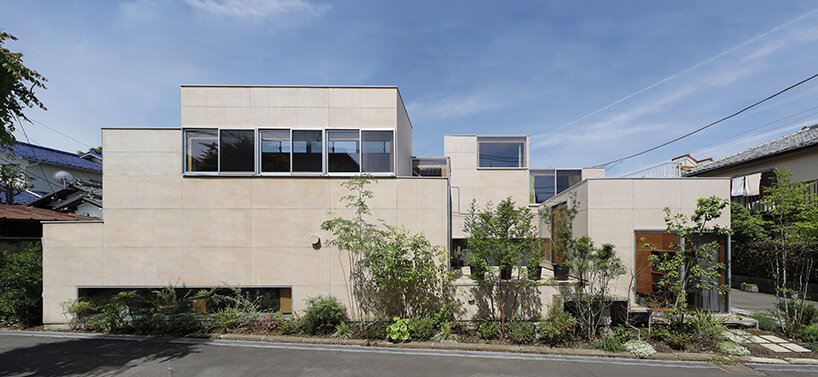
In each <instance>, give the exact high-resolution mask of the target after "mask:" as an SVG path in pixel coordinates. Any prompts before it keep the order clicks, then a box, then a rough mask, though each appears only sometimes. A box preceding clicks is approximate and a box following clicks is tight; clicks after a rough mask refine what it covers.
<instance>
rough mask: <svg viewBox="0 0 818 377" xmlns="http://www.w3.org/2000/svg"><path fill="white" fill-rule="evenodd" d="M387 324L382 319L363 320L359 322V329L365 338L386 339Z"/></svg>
mask: <svg viewBox="0 0 818 377" xmlns="http://www.w3.org/2000/svg"><path fill="white" fill-rule="evenodd" d="M387 326H388V324H387V323H386V322H382V321H372V322H365V323H362V324H361V330H362V331H363V334H362V335H363V337H365V338H366V339H372V340H384V339H386V327H387Z"/></svg>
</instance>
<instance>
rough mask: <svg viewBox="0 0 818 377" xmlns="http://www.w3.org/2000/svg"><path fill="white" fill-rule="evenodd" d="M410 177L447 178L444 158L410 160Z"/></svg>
mask: <svg viewBox="0 0 818 377" xmlns="http://www.w3.org/2000/svg"><path fill="white" fill-rule="evenodd" d="M412 175H413V176H415V177H448V176H449V169H448V163H447V161H446V158H415V159H412Z"/></svg>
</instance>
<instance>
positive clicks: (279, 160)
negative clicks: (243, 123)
mask: <svg viewBox="0 0 818 377" xmlns="http://www.w3.org/2000/svg"><path fill="white" fill-rule="evenodd" d="M259 138H260V139H261V172H262V173H289V172H290V130H261V131H259Z"/></svg>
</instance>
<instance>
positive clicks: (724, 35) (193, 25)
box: [0, 0, 818, 175]
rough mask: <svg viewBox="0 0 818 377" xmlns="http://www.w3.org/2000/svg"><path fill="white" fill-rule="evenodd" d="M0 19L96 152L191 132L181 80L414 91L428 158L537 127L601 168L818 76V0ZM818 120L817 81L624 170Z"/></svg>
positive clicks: (91, 12) (408, 94)
mask: <svg viewBox="0 0 818 377" xmlns="http://www.w3.org/2000/svg"><path fill="white" fill-rule="evenodd" d="M0 27H2V28H3V29H4V30H5V31H6V32H9V33H12V34H14V35H16V36H17V37H18V38H19V39H20V40H19V41H17V42H13V43H9V44H8V47H9V48H11V49H12V50H17V51H21V52H23V53H24V59H25V63H26V64H27V65H28V66H29V67H31V68H34V69H37V70H38V71H40V72H41V73H42V74H44V75H45V76H46V77H47V78H48V79H49V82H48V90H46V91H44V92H42V93H41V95H40V98H41V99H42V100H43V101H44V102H45V104H46V106H47V107H48V111H39V110H38V111H30V112H29V114H30V117H31V118H33V119H35V120H36V121H38V122H40V123H42V124H45V125H47V126H49V127H52V128H55V129H58V130H60V131H61V132H62V133H65V134H67V135H70V136H71V137H72V138H74V139H77V140H79V141H81V142H82V143H84V144H89V145H98V144H99V143H100V132H99V129H100V127H110V126H178V125H179V117H180V111H179V99H180V90H179V85H180V84H182V83H186V84H311V85H312V84H334V85H397V86H399V88H400V91H401V94H402V96H403V99H404V101H405V103H406V105H407V108H408V110H409V115H410V118H411V119H412V122H413V124H414V153H415V154H416V155H440V154H442V152H443V135H444V134H529V135H531V137H532V139H531V166H532V167H548V166H553V167H574V166H591V165H596V164H599V163H602V162H606V161H609V160H613V159H616V158H618V157H622V156H624V155H627V154H630V153H633V152H637V151H640V150H642V149H645V148H648V147H651V146H653V145H656V144H659V143H661V142H664V141H666V140H669V139H671V138H674V137H676V136H679V135H681V134H684V133H685V132H687V131H689V130H692V129H695V128H697V127H699V126H702V125H704V124H707V123H709V122H711V121H714V120H716V119H719V118H721V117H723V116H725V115H728V114H730V113H732V112H734V111H736V110H738V109H740V108H741V107H743V106H745V105H749V104H750V103H753V102H755V101H756V100H759V99H761V98H764V97H766V96H767V95H769V94H772V93H774V92H776V91H778V90H779V89H782V88H784V87H786V86H789V85H790V84H793V83H795V82H798V81H800V80H801V79H803V78H806V77H808V76H810V75H812V74H815V73H818V64H816V63H818V3H816V2H809V1H792V2H790V1H788V2H775V1H686V2H670V1H667V2H664V1H644V2H629V1H617V2H611V1H599V2H568V1H543V2H532V1H519V2H516V1H506V2H485V3H481V2H476V1H473V0H472V1H450V2H441V1H430V2H426V1H412V2H405V3H398V2H393V1H338V2H325V1H321V0H273V1H261V0H134V1H99V2H92V1H54V2H43V1H7V0H0ZM813 123H818V80H815V82H814V83H812V82H811V83H809V84H806V85H804V86H802V87H799V88H798V89H795V90H793V91H791V92H788V93H787V94H785V95H782V96H781V97H778V98H776V99H775V100H773V101H770V102H769V103H767V104H764V105H762V106H760V107H759V108H757V109H754V110H752V111H750V112H747V113H745V114H742V115H741V116H739V117H737V118H734V119H732V120H730V121H728V122H726V123H724V124H722V125H719V126H716V127H714V128H712V129H708V130H706V131H704V132H702V133H700V134H697V135H695V136H693V137H690V138H688V139H685V140H683V141H682V142H678V143H675V144H673V145H671V146H669V147H665V148H662V149H659V150H657V151H654V152H651V153H649V154H647V155H644V156H641V157H639V158H636V159H632V160H628V161H626V162H624V163H622V164H619V165H617V166H614V167H612V168H611V169H610V170H609V175H616V174H620V173H625V172H627V171H630V170H634V169H636V168H639V167H642V166H646V165H649V164H652V163H656V162H660V161H665V160H668V159H670V158H672V157H674V156H677V155H681V154H684V153H692V154H693V155H694V156H695V157H716V158H718V157H722V156H726V155H729V154H731V153H734V152H736V151H739V150H741V149H744V148H746V147H749V146H752V145H756V144H758V143H761V142H765V141H768V140H772V139H774V138H776V137H780V136H782V135H785V134H788V133H791V132H794V131H796V130H798V129H800V127H803V126H804V125H807V124H813ZM25 129H26V131H27V133H28V136H29V138H30V139H31V140H32V141H34V142H37V143H40V144H44V145H48V146H53V147H56V148H61V149H66V150H76V149H85V148H86V147H85V145H83V144H81V143H78V142H76V141H74V140H72V139H70V138H68V137H65V136H63V135H60V134H58V133H56V132H53V131H51V130H49V129H47V128H45V127H44V126H42V125H40V124H32V125H27V126H26V127H25ZM18 137H19V138H21V139H23V140H24V138H23V135H22V134H21V133H18Z"/></svg>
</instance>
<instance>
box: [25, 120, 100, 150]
mask: <svg viewBox="0 0 818 377" xmlns="http://www.w3.org/2000/svg"><path fill="white" fill-rule="evenodd" d="M32 121H33V122H34V123H37V124H39V125H41V126H43V127H45V128H48V129H49V130H51V131H54V132H56V133H58V134H60V135H62V136H65V137H67V138H69V139H71V140H74V141H76V142H77V143H80V144H82V145H84V146H86V147H88V148H93V147H92V146H90V145H88V144H86V143H84V142H82V141H80V140H77V139H75V138H73V137H72V136H69V135H66V134H64V133H62V132H61V131H58V130H57V129H55V128H52V127H49V126H48V125H46V124H45V123H43V122H40V121H38V120H35V119H32Z"/></svg>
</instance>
